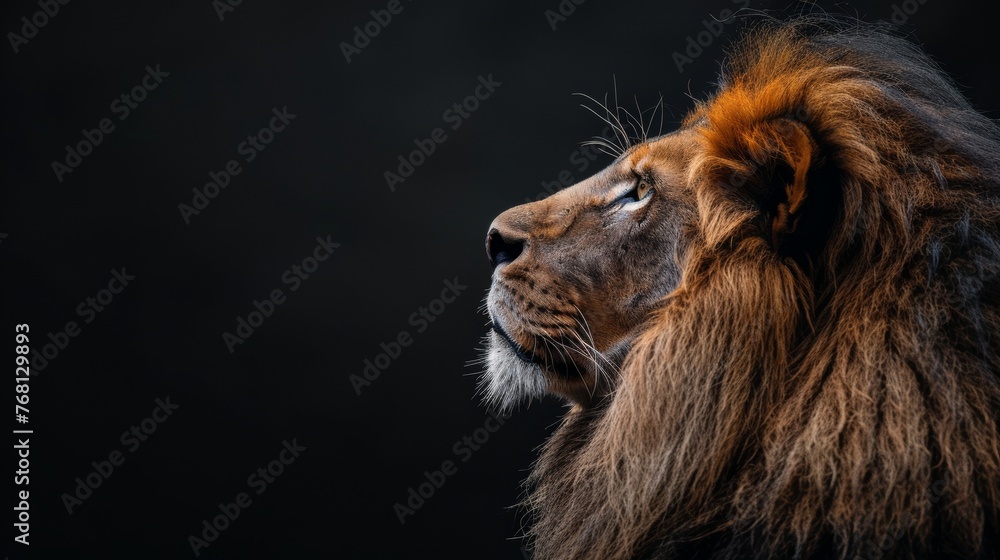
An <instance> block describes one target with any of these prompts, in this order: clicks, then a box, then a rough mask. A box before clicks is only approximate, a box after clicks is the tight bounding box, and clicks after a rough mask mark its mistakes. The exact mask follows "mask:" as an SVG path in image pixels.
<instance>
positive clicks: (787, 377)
mask: <svg viewBox="0 0 1000 560" xmlns="http://www.w3.org/2000/svg"><path fill="white" fill-rule="evenodd" d="M831 28H833V29H831ZM684 128H685V129H690V130H693V131H696V132H697V134H696V135H693V136H692V137H693V138H696V140H693V142H695V145H694V146H693V147H692V148H691V149H692V150H694V153H695V155H694V156H693V157H692V158H691V159H690V161H688V162H687V165H686V169H687V181H688V188H689V189H690V190H689V192H690V193H691V196H692V197H693V198H692V201H691V203H692V204H693V205H694V207H695V208H696V209H697V215H696V220H697V221H696V223H693V224H690V225H691V228H689V229H687V230H685V231H686V232H688V233H686V235H687V237H686V238H685V240H684V243H683V247H684V251H683V255H682V260H681V270H680V278H679V284H677V285H676V286H675V288H674V289H673V291H672V292H670V293H669V295H667V296H666V297H665V298H663V299H662V300H661V301H660V304H659V305H658V308H657V309H656V311H655V312H654V313H653V314H652V316H651V318H649V319H648V320H647V321H645V322H644V323H642V328H641V332H639V333H638V334H637V336H636V337H635V338H634V339H633V340H632V341H631V346H630V350H629V351H628V353H627V355H626V357H625V358H624V362H623V363H622V364H621V375H620V378H619V379H618V380H617V383H616V385H615V386H614V387H611V388H609V389H608V391H607V392H606V393H603V395H604V398H599V399H595V400H594V401H593V402H589V401H588V402H585V403H581V404H578V405H577V406H575V407H574V408H573V409H571V411H570V412H569V413H568V414H567V416H566V418H565V419H564V422H563V425H562V426H561V427H560V428H559V429H558V431H557V432H556V434H555V435H554V436H553V437H552V439H551V440H550V441H549V442H548V443H547V445H546V447H545V449H544V451H543V453H542V456H541V458H540V459H539V461H538V463H537V465H536V467H535V469H534V472H533V473H532V475H531V479H530V488H531V491H530V495H529V498H528V500H527V506H528V508H529V510H530V511H531V512H532V520H533V525H532V528H531V531H530V536H531V537H532V544H533V547H534V550H535V554H536V556H537V557H538V558H545V559H564V558H565V559H579V558H599V559H617V558H634V557H648V558H744V557H746V558H820V557H824V558H825V557H829V558H855V557H861V558H941V557H956V558H975V557H977V555H979V554H983V555H984V556H983V557H995V556H989V555H990V554H992V555H996V554H998V552H997V550H998V548H997V547H998V546H1000V542H998V541H997V540H996V539H997V534H998V531H1000V525H998V523H1000V522H998V519H1000V427H998V421H1000V378H998V372H1000V358H998V346H997V344H998V342H997V337H998V336H1000V185H998V177H1000V141H998V139H1000V134H998V133H997V128H996V126H995V125H994V124H993V123H992V122H990V121H988V120H987V119H985V118H984V117H982V116H980V115H979V114H977V113H975V112H974V111H973V110H972V109H971V108H970V107H969V106H968V104H967V102H966V101H964V99H962V98H961V96H960V95H959V94H958V93H957V91H956V90H955V88H954V86H953V85H952V84H951V83H950V82H948V81H947V79H946V78H943V77H942V76H941V74H940V73H939V71H938V70H937V69H936V68H935V67H934V66H933V65H932V64H931V63H930V62H928V61H927V59H926V58H925V57H924V56H923V55H921V54H919V53H918V52H917V51H916V50H915V48H913V47H912V46H910V45H909V44H907V43H905V42H904V41H901V40H899V39H896V38H893V37H890V36H888V35H886V34H883V33H882V32H881V31H877V30H871V29H867V28H862V27H858V28H856V29H847V28H843V27H841V26H838V25H834V24H831V23H830V22H828V21H825V20H807V21H800V22H795V23H791V24H787V23H786V24H767V25H765V26H764V27H763V28H762V29H760V30H758V32H756V33H753V34H751V35H750V36H749V38H747V39H746V40H745V41H744V42H743V43H742V44H741V46H740V47H739V48H738V49H737V50H736V52H735V55H734V57H733V61H732V62H731V64H730V66H729V69H728V72H727V74H726V75H725V77H724V81H723V84H722V86H721V88H720V91H719V92H718V93H717V94H716V95H715V96H714V97H712V98H711V99H709V100H708V101H707V102H705V103H703V104H700V105H699V106H698V107H697V108H696V110H695V111H694V112H693V113H692V114H691V116H690V117H689V118H688V119H687V121H686V122H685V124H684ZM654 142H655V140H654V141H651V143H654ZM552 204H555V203H552ZM600 396H601V395H598V397H600Z"/></svg>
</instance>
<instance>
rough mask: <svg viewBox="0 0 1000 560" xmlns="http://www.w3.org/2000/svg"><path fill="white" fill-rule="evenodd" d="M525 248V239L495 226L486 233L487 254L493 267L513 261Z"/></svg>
mask: <svg viewBox="0 0 1000 560" xmlns="http://www.w3.org/2000/svg"><path fill="white" fill-rule="evenodd" d="M522 250H524V239H523V238H521V237H519V236H518V235H517V234H513V233H510V232H504V233H502V234H501V233H500V230H498V229H496V228H493V229H491V230H490V233H489V234H487V235H486V254H487V256H489V258H490V264H492V265H493V268H496V267H498V266H500V265H501V264H503V263H506V262H511V261H513V260H514V259H516V258H517V257H518V255H520V254H521V251H522Z"/></svg>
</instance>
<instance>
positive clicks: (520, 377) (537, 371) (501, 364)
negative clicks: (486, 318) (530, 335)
mask: <svg viewBox="0 0 1000 560" xmlns="http://www.w3.org/2000/svg"><path fill="white" fill-rule="evenodd" d="M481 385H482V388H483V389H482V390H483V393H484V400H485V401H486V402H487V403H488V404H489V405H490V406H491V407H495V408H497V409H500V410H510V409H513V408H515V407H516V406H517V405H518V404H519V403H521V402H523V401H528V402H530V401H531V400H533V399H540V398H542V397H543V396H544V395H545V394H546V392H547V391H548V382H547V381H546V379H545V374H544V372H543V371H542V368H541V366H540V365H539V364H536V363H531V362H528V361H526V360H524V359H523V358H521V357H519V356H518V355H517V351H516V350H515V349H514V348H513V347H511V345H510V344H509V343H508V342H507V341H506V340H504V339H503V337H502V336H501V335H500V334H498V333H496V332H490V333H489V336H488V337H487V341H486V372H485V373H484V374H483V379H482V381H481Z"/></svg>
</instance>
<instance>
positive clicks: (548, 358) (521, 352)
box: [490, 321, 581, 377]
mask: <svg viewBox="0 0 1000 560" xmlns="http://www.w3.org/2000/svg"><path fill="white" fill-rule="evenodd" d="M490 328H491V329H492V330H493V332H495V333H497V335H499V336H500V338H501V339H502V340H503V341H504V342H505V343H506V344H507V346H509V347H510V349H511V350H513V352H514V355H515V356H517V357H518V359H520V360H521V361H523V362H525V363H529V364H534V365H537V366H539V367H541V369H543V370H546V371H549V372H550V373H554V374H556V375H559V376H562V377H570V376H571V372H572V371H576V372H577V374H578V375H579V374H580V373H581V370H580V367H579V366H578V365H577V364H576V363H575V362H574V363H573V364H570V363H569V359H568V357H567V356H563V355H557V354H555V353H551V352H546V353H545V354H544V355H543V354H539V353H538V352H533V351H530V350H527V349H525V348H524V347H523V346H521V345H520V344H518V342H517V341H516V340H514V337H512V336H511V335H510V334H509V333H508V332H507V331H506V330H504V328H503V327H502V326H500V325H499V324H497V322H496V321H493V322H492V324H491V325H490Z"/></svg>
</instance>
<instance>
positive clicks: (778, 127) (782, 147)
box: [761, 118, 818, 247]
mask: <svg viewBox="0 0 1000 560" xmlns="http://www.w3.org/2000/svg"><path fill="white" fill-rule="evenodd" d="M766 128H767V130H766V132H765V135H766V136H767V137H768V138H767V141H768V142H769V143H770V144H771V149H770V150H767V152H769V156H770V158H769V159H771V161H769V162H766V163H765V167H766V168H768V169H769V170H770V173H769V174H768V175H769V183H770V184H769V185H767V187H768V188H766V189H765V192H766V193H767V194H766V195H765V197H764V200H762V201H761V203H762V205H763V210H764V212H765V215H768V216H770V218H771V219H770V227H771V241H772V242H773V243H774V245H775V247H780V246H782V245H783V244H784V242H785V241H786V240H787V238H788V237H789V236H790V235H791V234H793V233H794V232H795V231H796V230H797V229H798V227H799V220H800V219H801V218H802V214H803V210H804V209H805V207H806V199H807V198H809V195H810V188H809V187H810V185H809V180H810V175H811V173H812V171H813V166H814V165H815V163H816V160H817V159H818V153H817V152H818V150H817V146H816V143H815V141H814V140H813V137H812V134H810V132H809V129H808V128H806V125H804V124H802V123H801V122H799V121H795V120H791V119H786V118H782V119H775V120H773V121H771V122H769V123H768V124H767V125H766Z"/></svg>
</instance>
